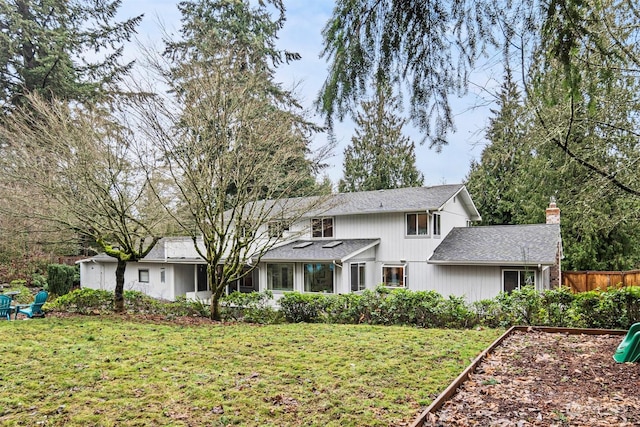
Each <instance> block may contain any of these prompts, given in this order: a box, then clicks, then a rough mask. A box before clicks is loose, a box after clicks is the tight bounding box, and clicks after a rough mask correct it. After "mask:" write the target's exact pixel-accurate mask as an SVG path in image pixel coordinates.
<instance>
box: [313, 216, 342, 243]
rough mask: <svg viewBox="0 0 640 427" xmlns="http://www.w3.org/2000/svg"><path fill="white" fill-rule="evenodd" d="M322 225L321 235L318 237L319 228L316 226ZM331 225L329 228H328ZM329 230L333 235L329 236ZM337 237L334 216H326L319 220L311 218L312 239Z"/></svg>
mask: <svg viewBox="0 0 640 427" xmlns="http://www.w3.org/2000/svg"><path fill="white" fill-rule="evenodd" d="M317 223H320V229H319V231H320V233H318V234H319V235H316V231H317V228H316V227H315V225H316V224H317ZM328 224H330V225H329V226H327V225H328ZM327 230H331V235H327ZM335 235H336V232H335V221H334V218H333V217H332V216H324V217H318V218H311V237H312V238H314V239H331V238H334V237H335Z"/></svg>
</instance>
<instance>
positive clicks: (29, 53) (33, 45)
mask: <svg viewBox="0 0 640 427" xmlns="http://www.w3.org/2000/svg"><path fill="white" fill-rule="evenodd" d="M120 3H121V1H120V0H114V1H110V0H93V1H89V0H46V1H36V0H3V1H1V2H0V40H1V43H0V46H2V47H1V48H0V91H1V93H2V94H1V95H0V96H1V100H0V105H1V107H2V109H3V110H4V112H5V114H6V113H7V112H8V110H10V109H11V108H13V107H14V106H17V105H21V104H22V103H23V101H24V95H25V94H26V93H30V92H34V91H35V92H38V93H39V94H40V95H41V96H43V97H45V98H46V99H51V98H54V97H55V98H56V99H59V100H74V101H79V102H86V101H93V100H96V99H97V98H99V97H100V96H101V95H102V94H104V92H105V91H106V90H107V86H108V85H109V84H112V83H115V82H117V81H118V80H119V79H120V78H122V77H123V75H125V74H126V73H127V72H128V71H129V69H130V68H131V66H132V63H127V64H120V63H119V59H120V58H121V57H122V51H123V43H124V42H125V41H129V40H130V39H131V37H132V35H133V33H134V32H135V28H136V26H137V25H138V24H139V23H140V21H141V19H142V16H137V17H134V18H131V19H127V20H124V21H121V22H115V20H114V19H115V15H116V13H117V11H118V8H119V7H120Z"/></svg>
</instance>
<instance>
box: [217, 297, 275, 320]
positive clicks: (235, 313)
mask: <svg viewBox="0 0 640 427" xmlns="http://www.w3.org/2000/svg"><path fill="white" fill-rule="evenodd" d="M271 298H273V293H272V292H271V291H264V292H255V291H254V292H250V293H242V292H238V291H235V292H232V293H231V294H230V295H227V296H224V297H223V298H222V299H221V300H220V305H221V308H222V310H221V312H222V317H223V319H225V320H235V321H239V320H242V321H245V322H250V323H261V324H272V323H278V322H279V321H280V320H281V313H279V312H278V311H277V310H275V309H274V308H273V307H271V306H270V305H269V300H270V299H271Z"/></svg>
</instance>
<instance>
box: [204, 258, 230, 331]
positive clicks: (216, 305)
mask: <svg viewBox="0 0 640 427" xmlns="http://www.w3.org/2000/svg"><path fill="white" fill-rule="evenodd" d="M214 268H215V267H212V266H211V265H207V283H208V285H209V289H211V320H216V321H219V320H222V317H221V316H220V297H221V296H222V293H223V292H224V288H225V287H226V281H225V280H224V279H222V278H221V280H220V281H221V282H224V283H219V281H218V280H216V275H215V270H214Z"/></svg>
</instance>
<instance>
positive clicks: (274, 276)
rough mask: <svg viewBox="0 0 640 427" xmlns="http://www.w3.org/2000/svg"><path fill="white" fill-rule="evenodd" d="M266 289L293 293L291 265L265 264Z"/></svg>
mask: <svg viewBox="0 0 640 427" xmlns="http://www.w3.org/2000/svg"><path fill="white" fill-rule="evenodd" d="M267 288H268V289H270V290H272V291H293V264H289V263H287V264H267Z"/></svg>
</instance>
